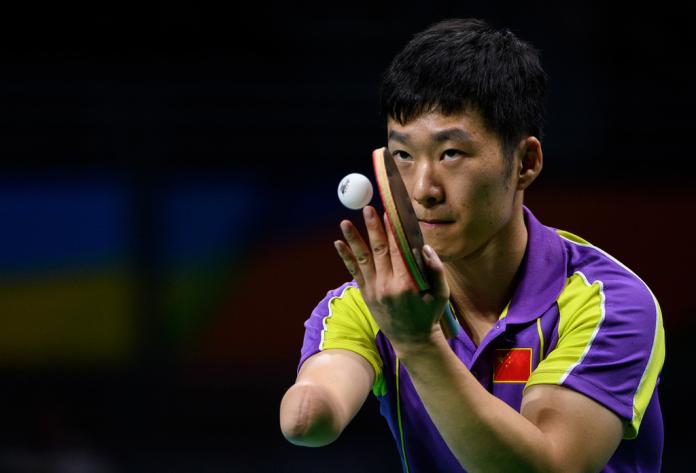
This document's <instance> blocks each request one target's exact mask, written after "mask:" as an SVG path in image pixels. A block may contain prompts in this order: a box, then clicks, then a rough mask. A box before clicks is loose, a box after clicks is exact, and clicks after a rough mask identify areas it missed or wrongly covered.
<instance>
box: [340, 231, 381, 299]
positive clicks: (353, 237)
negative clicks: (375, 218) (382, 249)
mask: <svg viewBox="0 0 696 473" xmlns="http://www.w3.org/2000/svg"><path fill="white" fill-rule="evenodd" d="M341 231H342V232H343V238H345V240H346V243H347V245H346V243H344V245H345V247H344V248H343V249H344V250H347V251H348V252H349V253H350V258H349V259H348V260H346V258H345V257H344V254H346V253H345V252H344V254H341V252H340V250H339V255H340V256H341V258H342V259H343V263H344V264H345V265H346V268H347V269H348V271H350V272H351V274H352V275H353V277H356V276H355V275H356V274H357V273H360V276H359V277H360V279H361V281H362V283H363V284H361V283H360V282H359V281H358V278H357V277H356V282H358V285H360V287H365V286H364V283H365V282H368V283H369V282H370V281H372V280H373V279H374V275H375V265H374V262H373V259H372V251H371V250H370V248H369V247H368V246H367V244H366V243H365V240H363V238H362V236H361V235H360V232H359V231H358V229H357V228H355V226H354V225H353V223H352V222H350V221H349V220H343V221H342V222H341ZM336 249H337V250H338V247H336ZM346 256H348V255H347V254H346ZM349 263H350V264H351V265H352V266H350V267H349ZM356 264H357V266H356Z"/></svg>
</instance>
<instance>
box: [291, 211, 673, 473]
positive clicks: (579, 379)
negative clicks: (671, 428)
mask: <svg viewBox="0 0 696 473" xmlns="http://www.w3.org/2000/svg"><path fill="white" fill-rule="evenodd" d="M524 213H525V223H526V225H527V229H528V233H529V239H528V243H527V250H526V253H525V256H524V259H523V261H522V267H521V268H520V278H519V280H518V283H517V286H516V288H515V291H514V294H513V296H512V299H511V300H510V303H509V304H508V306H507V307H506V308H505V310H504V311H503V313H502V314H501V316H500V319H499V321H498V323H497V324H496V325H495V327H493V328H492V329H491V331H490V332H489V333H488V334H487V335H486V337H485V338H484V339H483V340H482V341H481V343H480V344H479V346H475V345H474V343H473V342H472V341H471V339H470V338H469V336H468V335H467V334H466V331H464V330H460V332H459V335H457V337H455V338H453V339H452V340H450V341H449V345H450V347H451V348H452V350H453V351H454V353H456V354H457V356H458V357H459V359H460V360H461V361H462V363H464V364H465V365H466V366H467V368H469V370H470V371H471V373H472V374H473V375H474V376H476V378H477V379H478V381H479V382H480V383H481V385H483V386H484V387H485V388H486V389H487V390H488V391H489V392H491V393H492V394H493V395H495V396H496V397H498V398H500V399H501V400H503V401H504V402H506V403H507V404H509V405H510V406H511V407H513V408H514V409H516V410H517V411H518V412H519V410H520V406H521V402H522V396H523V394H524V390H525V389H526V388H527V387H529V386H532V385H535V384H556V385H562V386H565V387H568V388H570V389H573V390H576V391H578V392H580V393H582V394H584V395H586V396H588V397H590V398H592V399H594V400H595V401H597V402H599V403H600V404H602V405H604V406H605V407H606V408H608V409H610V410H611V411H613V412H614V413H615V414H616V415H617V416H619V417H620V418H621V420H622V421H623V425H624V437H623V440H622V441H621V443H620V445H619V447H618V449H617V450H616V452H615V453H614V455H613V456H612V457H611V459H610V460H609V462H608V463H607V465H606V466H605V467H604V469H603V470H602V471H603V472H612V473H614V472H657V471H660V465H661V458H662V444H663V426H662V415H661V413H660V405H659V401H658V396H657V389H656V386H657V384H658V383H659V376H660V371H661V369H662V364H663V362H664V356H665V344H664V329H663V326H662V314H661V312H660V307H659V305H658V303H657V300H656V299H655V297H654V296H653V294H652V293H651V291H650V289H649V288H648V287H647V286H646V285H645V283H644V282H643V281H642V280H641V279H640V278H639V277H638V276H636V275H635V274H634V273H633V272H632V271H631V270H629V269H628V268H627V267H625V266H624V265H623V264H621V263H620V262H619V261H617V260H616V259H614V258H613V257H611V256H610V255H608V254H606V253H605V252H603V251H602V250H600V249H598V248H596V247H594V246H592V245H590V244H589V243H587V242H586V241H584V240H582V239H581V238H579V237H577V236H575V235H572V234H570V233H567V232H564V231H560V230H555V229H551V228H549V227H546V226H544V225H542V224H541V223H539V221H537V220H536V218H535V217H534V216H533V215H532V213H531V212H530V211H529V210H527V209H526V208H525V209H524ZM305 328H306V331H305V338H304V344H303V346H302V356H301V360H300V364H302V362H304V360H306V359H307V358H308V357H309V356H311V355H313V354H315V353H317V352H318V351H321V350H327V349H332V348H342V349H347V350H352V351H354V352H356V353H358V354H360V355H362V356H363V357H364V358H365V359H366V360H367V361H368V362H369V363H370V364H371V365H372V367H373V368H374V370H375V374H376V376H375V383H374V386H373V393H374V394H375V396H376V397H377V398H378V399H379V402H380V411H381V413H382V415H383V416H384V417H385V418H386V420H387V422H388V424H389V427H390V429H391V432H392V434H393V436H394V440H395V441H396V444H397V447H398V450H399V455H400V457H401V462H402V465H403V469H404V471H405V472H409V473H417V472H423V473H425V472H428V473H430V472H462V471H464V470H463V469H462V467H461V466H460V465H459V463H458V462H457V460H456V458H455V457H454V455H453V454H452V452H450V450H449V448H448V447H447V445H446V444H445V442H444V440H443V439H442V437H441V436H440V434H439V432H438V431H437V429H436V428H435V426H434V424H433V423H432V421H431V420H430V417H429V416H428V414H427V412H426V410H425V407H424V406H423V404H422V403H421V401H420V399H419V397H418V394H417V393H416V390H415V388H414V387H413V384H412V383H411V380H410V378H409V376H408V373H407V372H406V370H405V368H404V367H403V366H400V363H399V360H398V359H397V358H396V357H395V355H394V350H393V349H392V347H391V344H390V343H389V340H387V338H386V337H385V336H384V335H383V334H382V333H381V332H380V331H379V327H378V326H377V324H376V323H375V321H374V320H373V318H372V316H371V315H370V313H369V311H368V309H367V306H366V305H365V302H364V301H363V299H362V297H361V295H360V291H359V290H358V288H357V286H356V285H355V282H350V283H347V284H344V285H343V286H341V287H339V288H338V289H336V290H333V291H330V292H329V293H328V294H327V296H326V298H325V299H324V300H323V301H321V303H320V304H319V305H318V306H317V307H316V308H315V310H314V311H313V312H312V315H311V316H310V318H309V319H308V320H307V322H306V323H305Z"/></svg>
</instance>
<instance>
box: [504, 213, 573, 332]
mask: <svg viewBox="0 0 696 473" xmlns="http://www.w3.org/2000/svg"><path fill="white" fill-rule="evenodd" d="M523 211H524V222H525V225H526V226H527V235H528V237H527V249H526V251H525V253H524V258H522V265H521V267H520V277H519V280H518V283H517V286H516V287H515V291H514V293H513V295H512V299H510V304H509V306H508V309H507V314H506V316H505V318H503V319H502V320H501V322H502V323H505V324H524V323H528V322H531V321H533V320H534V319H536V318H537V317H540V316H541V315H542V314H543V313H544V312H546V310H548V309H549V307H551V306H552V305H553V304H554V303H555V302H556V299H557V298H558V296H559V294H560V293H561V291H562V290H563V288H564V287H565V282H566V267H567V255H566V252H565V250H564V246H563V242H562V241H561V237H559V236H558V235H557V234H556V232H555V231H554V230H553V229H551V228H549V227H547V226H545V225H542V224H541V222H539V221H538V220H537V219H536V217H534V215H533V214H532V212H531V211H530V210H529V209H528V208H527V207H523Z"/></svg>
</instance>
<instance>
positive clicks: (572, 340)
mask: <svg viewBox="0 0 696 473" xmlns="http://www.w3.org/2000/svg"><path fill="white" fill-rule="evenodd" d="M603 276H605V277H603V278H602V279H595V278H592V277H590V278H589V279H588V276H586V275H585V274H584V273H582V272H580V271H578V272H576V273H574V274H573V275H572V276H571V277H569V278H568V280H567V283H566V286H565V288H564V290H563V292H562V293H561V295H560V296H559V298H558V300H557V302H558V309H559V316H560V317H559V323H558V342H557V344H556V346H555V347H554V348H553V349H552V350H551V351H550V352H549V354H548V356H547V357H546V358H545V359H544V360H543V361H541V362H540V363H539V365H538V366H537V368H536V369H535V370H534V372H533V373H532V375H531V377H530V379H529V381H528V382H527V385H526V386H525V389H526V388H528V387H529V386H533V385H535V384H558V385H562V386H566V387H568V388H571V389H573V390H575V391H578V392H580V393H583V394H584V395H586V396H588V397H590V398H592V399H594V400H595V401H597V402H599V403H600V404H602V405H604V406H605V407H607V408H608V409H610V410H611V411H613V412H614V413H616V414H617V415H618V416H619V417H620V418H621V419H622V421H623V423H624V438H627V439H631V438H635V437H636V436H637V435H638V430H639V428H640V423H641V420H642V418H643V414H644V413H645V410H646V408H647V406H648V403H649V402H650V399H651V398H652V396H653V392H654V390H655V386H656V383H657V379H658V376H659V373H660V370H661V369H662V365H663V363H664V358H665V342H664V329H663V325H662V313H661V310H660V306H659V304H658V302H657V300H656V299H655V297H654V296H653V294H652V293H651V292H650V290H649V289H648V288H647V286H646V285H645V284H644V283H643V282H642V281H641V280H640V279H638V278H637V277H635V276H632V275H625V274H620V273H617V272H615V273H614V274H608V275H603ZM590 281H592V282H590Z"/></svg>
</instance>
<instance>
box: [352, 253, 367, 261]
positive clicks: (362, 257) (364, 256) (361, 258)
mask: <svg viewBox="0 0 696 473" xmlns="http://www.w3.org/2000/svg"><path fill="white" fill-rule="evenodd" d="M355 257H356V258H357V260H358V263H359V264H367V263H369V262H370V255H369V254H367V253H361V254H358V255H355Z"/></svg>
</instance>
